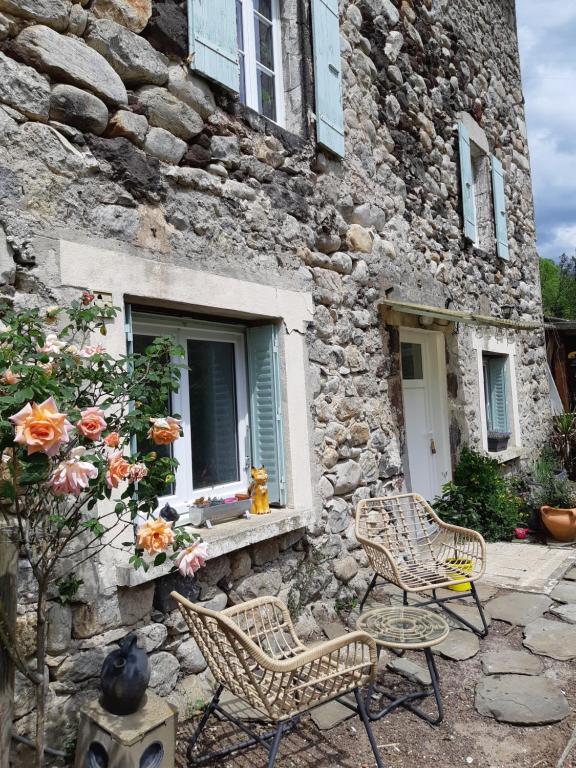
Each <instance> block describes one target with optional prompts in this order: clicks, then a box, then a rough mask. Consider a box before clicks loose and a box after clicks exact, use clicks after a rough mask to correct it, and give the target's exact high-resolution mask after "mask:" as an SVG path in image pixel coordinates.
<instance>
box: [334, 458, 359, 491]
mask: <svg viewBox="0 0 576 768" xmlns="http://www.w3.org/2000/svg"><path fill="white" fill-rule="evenodd" d="M333 472H334V475H335V481H334V493H335V494H336V495H337V496H341V495H343V494H345V493H350V492H351V491H354V490H356V488H358V486H359V485H360V483H361V482H362V467H361V466H360V464H358V462H356V461H353V460H352V459H349V460H348V461H343V462H341V463H340V464H337V465H336V466H335V467H334V470H333Z"/></svg>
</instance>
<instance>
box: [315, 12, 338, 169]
mask: <svg viewBox="0 0 576 768" xmlns="http://www.w3.org/2000/svg"><path fill="white" fill-rule="evenodd" d="M312 45H313V51H314V75H315V77H314V79H315V91H316V137H317V139H318V144H322V146H323V147H326V148H327V149H329V150H330V151H331V152H334V154H335V155H338V156H339V157H344V111H343V109H342V63H341V57H340V25H339V20H338V0H312Z"/></svg>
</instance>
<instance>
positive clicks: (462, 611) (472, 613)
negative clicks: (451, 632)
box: [436, 603, 492, 632]
mask: <svg viewBox="0 0 576 768" xmlns="http://www.w3.org/2000/svg"><path fill="white" fill-rule="evenodd" d="M448 607H449V608H450V610H451V611H454V613H457V614H458V615H459V616H461V617H462V618H463V619H465V620H466V621H469V622H470V624H472V625H473V626H475V627H476V628H477V629H479V630H482V629H483V626H482V619H481V618H480V614H479V613H478V608H476V605H462V604H461V603H450V604H449V605H448ZM436 610H437V611H438V613H439V614H441V616H442V618H444V619H445V620H446V621H447V622H448V626H450V627H453V628H454V629H465V630H466V631H467V632H471V631H472V630H471V629H468V628H467V627H465V626H463V625H462V624H460V622H459V621H458V620H457V619H454V618H452V616H450V615H449V614H447V613H445V612H444V611H443V610H442V609H441V608H438V609H436ZM484 615H485V616H486V623H487V624H488V626H490V624H492V617H491V616H490V615H489V614H488V613H487V612H486V611H485V612H484Z"/></svg>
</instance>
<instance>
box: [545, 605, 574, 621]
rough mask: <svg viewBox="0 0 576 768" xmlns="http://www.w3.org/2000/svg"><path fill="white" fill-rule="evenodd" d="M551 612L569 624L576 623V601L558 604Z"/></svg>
mask: <svg viewBox="0 0 576 768" xmlns="http://www.w3.org/2000/svg"><path fill="white" fill-rule="evenodd" d="M550 613H553V614H554V616H558V618H560V619H562V621H567V622H568V623H569V624H576V603H567V604H566V605H556V606H554V608H550Z"/></svg>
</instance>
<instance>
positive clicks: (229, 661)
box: [172, 592, 383, 768]
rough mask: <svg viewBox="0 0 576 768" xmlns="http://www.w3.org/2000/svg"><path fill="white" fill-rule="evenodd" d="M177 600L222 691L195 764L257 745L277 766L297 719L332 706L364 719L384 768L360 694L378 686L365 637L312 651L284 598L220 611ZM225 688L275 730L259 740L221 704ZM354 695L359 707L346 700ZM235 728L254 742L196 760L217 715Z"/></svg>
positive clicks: (211, 708)
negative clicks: (335, 701)
mask: <svg viewBox="0 0 576 768" xmlns="http://www.w3.org/2000/svg"><path fill="white" fill-rule="evenodd" d="M172 597H173V598H174V600H175V601H176V602H177V604H178V608H179V609H180V611H181V612H182V615H183V617H184V619H185V621H186V624H187V625H188V627H189V629H190V633H191V635H192V637H193V638H194V640H195V641H196V642H197V643H198V646H199V648H200V650H201V651H202V653H203V655H204V658H205V659H206V662H207V664H208V666H209V668H210V671H211V672H212V674H213V675H214V678H215V679H216V683H217V686H218V687H217V690H216V693H215V695H214V698H213V699H212V701H211V702H210V704H209V705H208V707H207V708H206V710H205V711H204V715H203V717H202V719H201V721H200V723H199V725H198V727H197V729H196V731H195V733H194V734H193V736H192V738H191V740H190V743H189V745H188V761H189V764H190V765H194V766H196V765H203V764H205V763H207V762H211V761H213V760H217V759H220V758H222V757H224V756H226V755H228V754H230V753H232V752H236V751H238V750H240V749H244V748H247V747H250V746H253V745H256V744H260V745H261V746H263V747H265V748H266V749H267V750H268V753H269V760H268V766H269V768H271V766H273V765H274V763H275V760H276V756H277V754H278V748H279V746H280V740H281V738H282V735H283V734H284V733H287V732H288V731H290V730H291V729H292V728H293V727H294V725H295V724H296V722H297V718H298V715H300V714H302V713H304V712H307V711H309V710H311V709H314V708H315V707H317V706H319V705H320V704H323V703H325V702H327V701H331V700H333V699H338V700H340V703H342V704H344V706H346V707H348V708H349V709H351V710H353V711H354V712H356V714H358V715H359V716H360V718H361V719H362V722H363V724H364V727H365V728H366V732H367V734H368V738H369V739H370V744H371V747H372V750H373V752H374V757H375V759H376V764H377V765H378V768H383V764H382V762H381V758H380V756H379V753H378V748H377V746H376V742H375V740H374V736H373V734H372V730H371V727H370V722H369V719H368V716H367V713H366V708H365V703H364V699H363V698H362V696H361V694H360V688H361V687H362V686H363V685H366V684H370V683H371V682H372V681H373V680H374V676H375V671H376V661H377V654H376V644H375V642H374V640H373V639H372V638H371V637H370V635H368V634H366V633H364V632H352V633H350V634H347V635H344V636H343V637H340V638H336V639H335V640H329V641H328V642H325V643H322V644H320V645H317V646H314V647H313V648H307V647H306V646H305V645H303V644H302V643H301V641H300V640H299V639H298V637H297V635H296V633H295V631H294V626H293V624H292V621H291V619H290V613H289V612H288V609H287V608H286V606H285V605H284V604H283V603H282V602H281V601H280V600H278V599H277V598H274V597H261V598H257V599H256V600H251V601H249V602H246V603H242V604H241V605H237V606H233V607H232V608H228V609H226V610H223V611H220V612H215V611H210V610H208V609H206V608H201V607H200V606H198V605H196V604H194V603H191V602H189V601H188V600H186V599H185V598H184V597H182V595H180V594H178V593H177V592H173V593H172ZM224 688H227V689H228V690H229V691H231V692H232V693H233V694H235V695H236V696H238V697H239V698H241V699H243V700H244V701H245V702H247V703H248V704H249V705H250V706H251V707H253V708H254V709H255V710H257V711H258V712H260V713H261V714H262V720H263V721H265V722H270V723H272V724H273V726H274V728H273V730H271V731H270V732H268V733H264V734H258V733H256V732H254V731H253V730H251V729H249V728H248V727H247V725H246V723H244V722H242V721H240V720H238V719H237V718H236V717H234V716H233V715H231V714H230V713H229V712H228V711H226V710H225V709H223V708H222V707H221V706H220V704H219V699H220V696H221V693H222V691H223V689H224ZM349 693H354V695H355V699H356V706H354V704H353V703H352V702H351V701H349V700H347V699H342V698H341V697H343V696H345V695H346V694H349ZM215 711H216V712H218V713H219V714H220V715H221V716H223V717H224V718H226V719H228V720H230V721H232V722H233V723H235V724H236V726H238V727H239V728H240V729H241V730H242V731H244V733H245V734H246V735H248V736H249V739H248V740H246V741H244V742H241V743H240V744H235V745H234V746H232V747H229V748H227V749H223V750H220V751H218V752H215V753H212V754H210V755H203V756H201V757H197V756H195V755H194V747H195V745H196V742H197V740H198V738H199V736H200V734H201V732H202V730H203V729H204V727H205V725H206V723H207V721H208V718H209V717H210V715H211V714H212V713H213V712H215Z"/></svg>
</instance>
